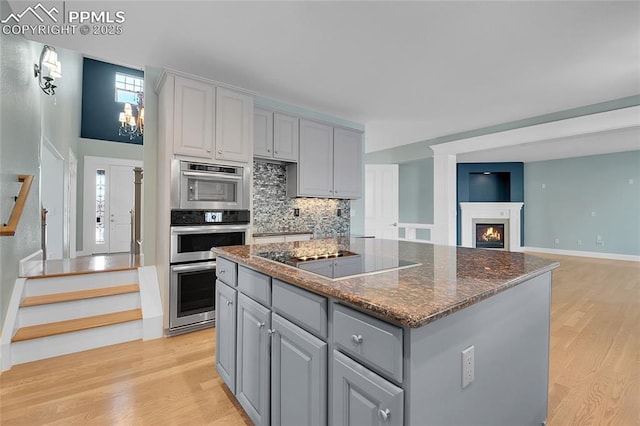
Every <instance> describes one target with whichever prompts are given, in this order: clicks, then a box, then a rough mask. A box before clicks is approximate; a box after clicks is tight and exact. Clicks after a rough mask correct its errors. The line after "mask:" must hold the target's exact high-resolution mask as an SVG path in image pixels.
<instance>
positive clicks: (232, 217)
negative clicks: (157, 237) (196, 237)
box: [171, 210, 250, 226]
mask: <svg viewBox="0 0 640 426" xmlns="http://www.w3.org/2000/svg"><path fill="white" fill-rule="evenodd" d="M249 218H250V216H249V210H171V226H183V225H209V224H221V225H222V224H224V225H232V224H247V223H249Z"/></svg>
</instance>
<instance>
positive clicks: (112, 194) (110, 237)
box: [83, 156, 142, 254]
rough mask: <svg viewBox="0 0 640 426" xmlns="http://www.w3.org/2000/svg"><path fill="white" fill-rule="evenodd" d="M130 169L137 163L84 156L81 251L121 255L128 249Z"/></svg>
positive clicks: (131, 202)
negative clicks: (82, 243)
mask: <svg viewBox="0 0 640 426" xmlns="http://www.w3.org/2000/svg"><path fill="white" fill-rule="evenodd" d="M134 167H142V162H141V161H135V160H121V159H114V158H102V157H89V156H87V157H85V163H84V191H83V194H84V212H83V216H84V217H83V224H84V226H83V235H84V237H83V241H84V247H83V252H84V253H85V254H97V253H121V252H128V251H129V250H130V249H131V213H130V211H131V210H132V209H133V206H134V185H133V180H134V174H133V169H134Z"/></svg>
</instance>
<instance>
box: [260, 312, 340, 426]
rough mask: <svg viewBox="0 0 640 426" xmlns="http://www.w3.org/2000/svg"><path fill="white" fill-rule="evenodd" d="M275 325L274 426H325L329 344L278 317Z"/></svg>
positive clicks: (273, 368) (274, 316) (272, 381)
mask: <svg viewBox="0 0 640 426" xmlns="http://www.w3.org/2000/svg"><path fill="white" fill-rule="evenodd" d="M272 324H273V330H272V337H273V341H272V347H271V421H272V423H273V424H274V425H283V426H304V425H308V426H321V425H326V424H327V380H326V377H327V344H326V343H325V342H323V341H322V340H320V339H318V338H316V337H314V336H312V335H311V334H310V333H308V332H306V331H304V330H303V329H302V328H300V327H298V326H296V325H294V324H292V323H291V322H289V321H287V320H286V319H284V318H282V317H281V316H279V315H278V314H273V321H272Z"/></svg>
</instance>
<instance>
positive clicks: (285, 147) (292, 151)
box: [273, 112, 300, 163]
mask: <svg viewBox="0 0 640 426" xmlns="http://www.w3.org/2000/svg"><path fill="white" fill-rule="evenodd" d="M299 145H300V129H299V119H298V117H291V116H289V115H285V114H280V113H277V112H276V113H274V114H273V158H275V159H277V160H282V161H291V162H293V163H297V162H298V146H299Z"/></svg>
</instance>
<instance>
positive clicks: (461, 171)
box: [457, 163, 527, 245]
mask: <svg viewBox="0 0 640 426" xmlns="http://www.w3.org/2000/svg"><path fill="white" fill-rule="evenodd" d="M484 172H490V173H491V174H490V175H485V174H484ZM457 181H458V197H457V199H458V205H457V209H458V225H457V229H458V239H457V240H458V241H457V244H458V245H460V244H461V243H462V241H461V238H462V237H461V231H460V228H461V225H460V221H461V219H462V212H461V211H460V203H464V202H469V201H481V202H487V203H491V202H509V201H510V202H524V163H459V164H458V175H457ZM526 207H527V206H526V205H525V206H524V208H523V210H522V211H521V212H520V215H521V218H520V219H521V220H522V230H521V235H520V238H521V241H522V245H524V209H525V208H526Z"/></svg>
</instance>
